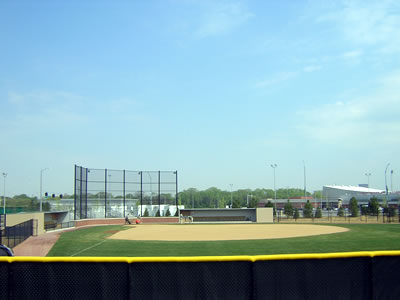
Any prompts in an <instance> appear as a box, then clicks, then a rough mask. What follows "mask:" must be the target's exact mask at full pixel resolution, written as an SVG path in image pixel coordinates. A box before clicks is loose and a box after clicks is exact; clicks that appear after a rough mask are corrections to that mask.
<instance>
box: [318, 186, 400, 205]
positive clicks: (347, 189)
mask: <svg viewBox="0 0 400 300" xmlns="http://www.w3.org/2000/svg"><path fill="white" fill-rule="evenodd" d="M322 195H323V197H322V198H323V201H324V202H329V203H331V204H332V205H333V206H337V204H338V202H339V201H342V204H343V205H344V206H347V205H348V204H349V202H350V199H351V198H352V197H354V198H356V199H357V201H358V204H360V205H364V204H368V201H369V199H371V198H372V197H375V198H377V199H378V200H380V201H387V202H388V204H392V205H397V204H398V201H399V198H400V193H398V192H397V193H392V192H390V193H389V194H388V195H386V191H384V190H379V189H372V188H369V187H366V186H365V185H360V186H347V185H324V186H323V188H322Z"/></svg>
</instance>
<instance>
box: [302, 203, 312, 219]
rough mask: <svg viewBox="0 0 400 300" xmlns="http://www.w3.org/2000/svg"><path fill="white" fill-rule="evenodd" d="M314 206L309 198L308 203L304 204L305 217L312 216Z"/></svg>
mask: <svg viewBox="0 0 400 300" xmlns="http://www.w3.org/2000/svg"><path fill="white" fill-rule="evenodd" d="M312 214H313V207H312V205H311V203H310V200H307V203H306V204H305V205H304V209H303V216H304V218H312Z"/></svg>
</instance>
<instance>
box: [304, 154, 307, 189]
mask: <svg viewBox="0 0 400 300" xmlns="http://www.w3.org/2000/svg"><path fill="white" fill-rule="evenodd" d="M303 168H304V197H307V190H306V163H305V162H304V160H303Z"/></svg>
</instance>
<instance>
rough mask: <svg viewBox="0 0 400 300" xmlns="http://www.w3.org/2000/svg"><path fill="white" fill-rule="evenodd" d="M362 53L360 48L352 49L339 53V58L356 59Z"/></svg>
mask: <svg viewBox="0 0 400 300" xmlns="http://www.w3.org/2000/svg"><path fill="white" fill-rule="evenodd" d="M362 55H363V52H362V51H360V50H353V51H347V52H345V53H343V54H342V55H341V58H343V59H345V60H354V59H358V58H359V57H361V56H362Z"/></svg>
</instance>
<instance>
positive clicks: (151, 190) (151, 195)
mask: <svg viewBox="0 0 400 300" xmlns="http://www.w3.org/2000/svg"><path fill="white" fill-rule="evenodd" d="M147 175H149V177H150V205H151V210H153V184H152V178H151V175H150V172H147ZM160 213H161V212H160Z"/></svg>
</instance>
